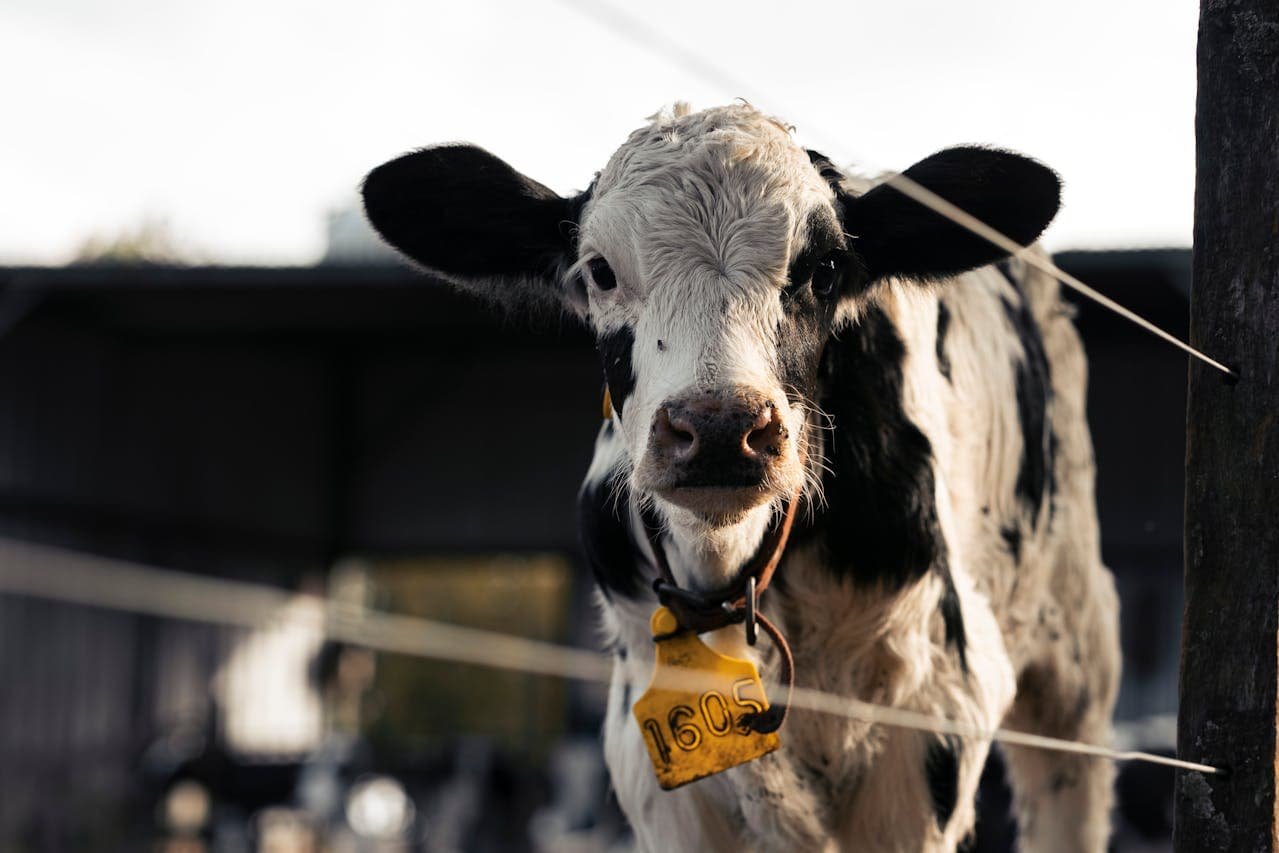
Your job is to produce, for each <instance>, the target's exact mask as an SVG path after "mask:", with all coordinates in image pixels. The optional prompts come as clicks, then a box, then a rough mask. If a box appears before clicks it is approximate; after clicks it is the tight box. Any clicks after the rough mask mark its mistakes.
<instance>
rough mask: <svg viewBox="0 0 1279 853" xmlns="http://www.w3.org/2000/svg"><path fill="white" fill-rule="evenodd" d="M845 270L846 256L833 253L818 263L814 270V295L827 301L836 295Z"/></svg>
mask: <svg viewBox="0 0 1279 853" xmlns="http://www.w3.org/2000/svg"><path fill="white" fill-rule="evenodd" d="M843 269H844V256H843V255H842V254H840V253H838V252H831V253H830V254H829V255H827V256H826V257H824V258H822V259H821V260H820V261H818V262H817V268H816V269H814V270H813V295H815V296H817V297H819V298H821V299H825V298H827V297H829V296H830V295H831V294H832V293H834V292H835V288H836V287H837V286H838V284H839V274H840V273H841V272H843Z"/></svg>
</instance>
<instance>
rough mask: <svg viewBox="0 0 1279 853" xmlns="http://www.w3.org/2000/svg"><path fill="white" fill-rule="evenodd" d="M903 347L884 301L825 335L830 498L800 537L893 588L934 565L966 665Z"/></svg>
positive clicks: (864, 577) (950, 640) (859, 580)
mask: <svg viewBox="0 0 1279 853" xmlns="http://www.w3.org/2000/svg"><path fill="white" fill-rule="evenodd" d="M905 354H906V349H905V346H904V345H903V344H902V341H901V338H899V337H898V335H897V330H896V329H895V328H894V326H893V324H892V321H891V320H890V319H889V318H888V316H887V315H886V314H884V312H883V311H882V310H881V309H880V308H878V307H871V308H869V309H868V310H867V311H866V313H865V314H864V315H863V316H862V318H861V320H860V322H859V323H858V324H857V326H856V327H854V328H851V329H848V330H846V331H844V332H843V333H842V334H841V335H840V336H839V337H838V338H834V337H832V338H831V339H830V341H829V342H828V343H827V345H826V350H825V352H824V353H823V354H822V359H821V364H820V368H819V379H820V383H821V389H822V390H821V397H820V399H821V403H822V407H823V408H824V409H825V411H826V412H827V413H828V414H829V415H830V416H831V418H832V429H831V430H830V431H829V432H828V433H826V461H827V463H828V470H827V471H826V472H825V473H824V475H823V484H824V488H825V493H826V507H825V509H822V510H819V511H818V512H817V513H816V514H815V516H814V517H813V519H812V520H811V521H807V522H797V524H796V531H795V534H794V536H795V538H796V540H797V541H802V540H804V539H810V538H814V537H815V538H817V539H818V540H819V541H820V542H821V543H822V544H823V545H824V547H825V551H826V563H827V566H828V568H829V569H830V571H831V572H832V573H833V574H834V575H835V576H836V577H839V578H846V579H849V580H851V581H852V582H854V583H856V584H859V585H864V586H877V587H880V588H881V589H884V590H885V591H893V590H897V589H900V588H902V587H903V586H906V585H907V584H910V583H914V582H915V581H918V580H920V579H921V578H923V577H924V576H925V575H926V574H927V573H928V572H929V571H933V572H935V573H936V575H937V577H938V578H939V579H940V580H941V582H942V597H941V600H940V602H939V609H940V611H941V616H942V622H943V624H944V626H945V636H946V644H947V645H948V646H951V647H953V648H954V649H955V651H956V654H958V656H959V662H960V666H961V667H962V668H963V671H964V672H967V671H968V657H967V636H966V632H965V629H964V617H963V612H962V610H961V608H960V606H959V595H958V593H957V592H956V590H955V582H954V579H953V578H952V577H951V574H950V564H949V562H948V559H947V551H946V542H945V540H944V538H943V537H942V532H941V526H940V523H939V522H938V520H937V501H936V487H935V481H934V477H933V452H932V444H931V442H929V440H928V437H927V436H925V435H924V434H923V432H921V431H920V429H919V428H918V427H917V426H915V424H914V423H913V422H912V421H911V420H910V418H908V417H907V416H906V412H905V411H904V410H903V408H902V386H903V377H902V360H903V358H904V357H905Z"/></svg>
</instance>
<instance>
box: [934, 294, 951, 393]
mask: <svg viewBox="0 0 1279 853" xmlns="http://www.w3.org/2000/svg"><path fill="white" fill-rule="evenodd" d="M949 328H950V309H949V308H947V307H946V303H945V302H943V301H941V300H940V299H939V300H937V369H938V370H939V371H941V375H942V376H945V377H946V381H947V382H950V356H948V355H946V331H947V330H948V329H949Z"/></svg>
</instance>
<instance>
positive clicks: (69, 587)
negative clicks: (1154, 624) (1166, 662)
mask: <svg viewBox="0 0 1279 853" xmlns="http://www.w3.org/2000/svg"><path fill="white" fill-rule="evenodd" d="M0 593H4V594H11V595H25V596H35V597H39V598H44V599H49V600H53V601H59V602H63V603H68V604H79V605H85V606H89V607H99V608H108V609H113V610H123V611H128V612H132V613H141V614H147V615H150V616H158V617H164V618H169V619H181V620H187V621H196V622H204V623H211V624H219V625H228V626H238V627H245V628H253V627H260V626H263V625H269V624H278V623H280V622H281V621H293V620H299V621H302V622H305V623H307V624H308V625H309V626H310V627H313V628H315V629H316V630H318V631H320V632H322V633H323V634H324V635H325V636H327V637H328V638H329V639H332V640H337V641H341V642H345V643H350V644H352V645H358V646H362V647H364V648H367V649H371V650H375V651H381V652H393V653H397V654H403V655H412V656H415V657H421V658H430V659H434V660H440V661H448V662H451V663H457V664H471V665H476V666H483V667H490V668H495V669H503V670H511V671H515V672H522V673H531V674H535V675H541V676H550V677H558V678H566V679H572V680H576V681H586V682H596V683H605V684H607V683H609V682H610V681H611V680H612V678H613V665H612V662H611V661H610V660H609V659H608V658H607V657H605V656H604V655H603V654H601V653H599V652H592V651H588V650H584V649H578V648H573V647H569V646H562V645H557V644H554V643H546V642H542V641H538V640H531V639H528V638H525V637H518V636H513V635H510V634H502V633H497V632H493V631H485V630H480V629H476V628H466V627H462V626H459V625H452V624H448V623H445V622H439V621H435V620H429V619H421V618H417V617H409V616H402V615H396V614H393V613H386V612H382V611H376V610H371V609H368V608H365V607H362V606H358V605H353V604H344V603H339V602H335V601H332V600H329V599H326V598H322V597H319V596H309V595H303V594H298V593H293V592H289V591H286V590H281V589H278V588H274V587H269V586H264V585H261V584H255V583H248V582H244V581H231V580H223V579H216V578H209V577H200V576H196V575H191V574H186V573H182V572H174V571H168V570H163V569H156V568H148V567H143V566H138V565H136V564H132V563H125V562H122V561H118V560H110V559H106V558H102V557H95V556H88V555H84V554H79V553H76V552H72V551H66V550H63V549H58V548H51V547H48V546H43V545H33V544H30V543H25V542H18V541H15V540H9V539H0ZM654 686H658V687H662V688H666V689H672V690H691V691H696V690H698V689H700V687H702V686H703V684H702V682H701V680H700V679H699V678H698V677H697V675H696V674H695V673H688V672H680V671H674V672H664V673H663V675H662V676H661V680H660V683H659V682H655V683H654ZM790 707H792V708H798V709H803V710H807V711H813V712H817V713H821V714H829V715H832V716H837V717H843V718H846V719H850V720H857V721H860V722H864V723H868V724H871V725H884V726H893V727H897V728H904V729H913V730H916V731H924V732H933V733H937V734H947V735H955V736H958V737H963V738H970V739H973V740H980V741H993V742H997V743H1003V744H1008V745H1011V746H1020V747H1033V748H1036V749H1046V750H1054V751H1057V752H1070V753H1075V754H1079V755H1088V756H1093V757H1096V758H1102V759H1108V760H1111V761H1140V762H1146V763H1150V764H1162V765H1165V766H1168V767H1176V768H1179V769H1181V770H1191V771H1196V772H1199V773H1206V774H1215V773H1221V772H1222V771H1221V770H1220V769H1219V768H1216V767H1213V766H1211V765H1207V764H1199V763H1196V762H1192V761H1182V760H1180V759H1176V758H1169V757H1166V756H1162V755H1156V754H1153V753H1148V752H1141V751H1134V750H1116V749H1111V748H1110V747H1107V746H1104V745H1101V744H1090V743H1083V742H1079V741H1071V740H1063V739H1061V738H1052V737H1045V736H1043V735H1037V734H1033V733H1030V732H1021V731H1014V730H1011V729H982V728H977V727H973V726H970V725H966V724H964V723H961V722H958V721H955V720H951V719H947V718H944V717H937V716H933V715H930V714H925V713H921V712H918V711H912V710H909V709H905V708H893V707H888V706H884V705H877V704H874V703H870V702H863V701H861V700H859V699H855V698H853V697H849V696H840V695H836V694H832V693H826V692H823V691H820V690H814V689H811V688H804V687H796V688H795V690H794V692H793V693H792V697H791V701H790Z"/></svg>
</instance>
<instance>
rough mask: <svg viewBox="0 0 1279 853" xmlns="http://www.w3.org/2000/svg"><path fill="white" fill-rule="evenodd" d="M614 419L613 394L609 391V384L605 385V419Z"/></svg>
mask: <svg viewBox="0 0 1279 853" xmlns="http://www.w3.org/2000/svg"><path fill="white" fill-rule="evenodd" d="M612 419H613V395H612V394H610V393H609V390H608V385H607V384H605V385H604V420H606V421H611V420H612Z"/></svg>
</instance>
